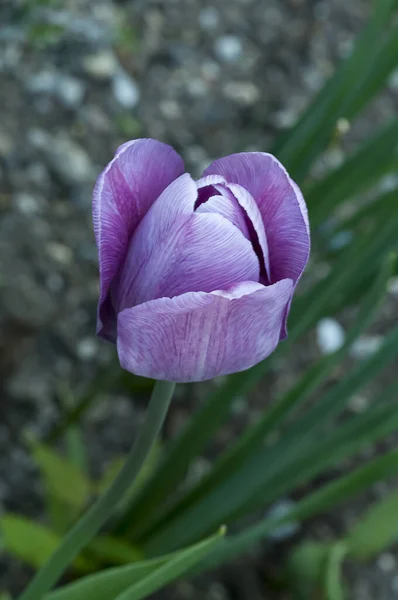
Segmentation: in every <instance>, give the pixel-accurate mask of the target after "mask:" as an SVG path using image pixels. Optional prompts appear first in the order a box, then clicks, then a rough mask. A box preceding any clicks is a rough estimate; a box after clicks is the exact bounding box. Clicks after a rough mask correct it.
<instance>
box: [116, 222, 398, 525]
mask: <svg viewBox="0 0 398 600" xmlns="http://www.w3.org/2000/svg"><path fill="white" fill-rule="evenodd" d="M385 221H386V222H384V223H380V224H379V228H378V230H377V233H376V234H375V235H372V236H371V237H370V239H368V238H364V239H360V240H358V241H357V243H356V244H354V245H353V248H351V249H350V250H349V252H347V253H346V255H345V256H343V257H340V260H339V261H337V263H336V265H335V268H334V270H333V272H332V273H331V274H330V275H329V276H328V277H326V278H325V280H322V281H321V282H319V283H318V284H317V285H316V286H315V287H314V288H313V289H312V290H310V292H309V293H307V294H305V295H304V296H303V297H302V298H298V299H297V300H296V303H295V304H293V307H292V314H291V317H290V322H291V323H292V327H291V330H290V333H289V340H288V342H285V344H284V345H283V346H279V348H278V350H277V351H276V352H275V353H274V354H273V356H272V357H270V358H269V359H267V360H266V361H264V362H262V363H260V364H258V365H256V366H255V367H253V368H252V369H250V370H249V371H246V372H244V373H236V374H234V375H232V376H230V377H229V378H228V379H227V382H226V383H225V384H224V385H223V386H222V387H221V388H219V389H217V390H216V391H215V392H214V393H213V394H210V395H209V397H208V399H207V400H206V401H205V402H204V403H203V404H202V405H201V406H200V407H199V409H198V410H197V411H196V412H195V413H194V415H193V416H192V418H191V419H190V420H189V421H188V423H187V424H186V426H185V428H184V429H183V431H182V432H181V434H180V435H179V436H178V437H176V438H175V439H174V440H173V441H172V442H171V444H170V446H169V449H168V450H167V451H166V454H165V457H164V459H163V461H161V464H160V465H159V469H158V470H157V471H156V473H155V474H154V476H153V477H152V478H151V479H150V480H149V481H148V482H147V485H146V486H145V487H144V488H143V489H142V490H141V492H140V494H138V495H137V498H136V499H135V501H133V502H132V504H131V505H130V508H129V510H128V511H127V512H126V515H125V516H124V518H123V519H122V521H121V522H120V524H119V526H118V528H117V530H116V533H117V534H123V533H125V532H126V531H130V530H133V529H134V527H135V526H136V525H137V523H138V524H139V526H140V527H141V525H142V526H144V524H145V523H148V521H149V520H150V519H151V517H152V515H153V514H154V513H155V512H156V510H157V507H158V506H159V505H161V504H162V502H164V499H165V498H167V496H169V494H170V493H173V492H174V491H175V489H176V487H177V485H178V483H179V481H181V479H183V477H184V476H185V473H186V469H187V467H188V465H189V464H190V463H191V461H192V460H193V458H195V457H196V456H197V455H198V454H199V453H200V452H201V451H202V449H203V448H204V447H205V445H206V443H207V442H208V440H209V439H210V438H211V437H212V435H213V434H214V433H215V432H216V431H217V429H218V428H219V426H220V425H221V424H222V423H223V422H224V420H225V419H226V417H227V415H228V413H229V409H230V406H231V403H232V401H233V399H234V398H236V397H237V396H238V395H242V394H245V393H247V392H248V391H249V390H250V389H251V388H252V387H253V386H254V385H255V384H256V383H257V382H258V381H259V380H260V379H261V377H262V376H263V375H264V373H265V372H266V370H267V368H268V367H269V365H270V364H272V361H273V360H275V359H276V358H277V357H278V356H281V355H282V354H283V352H286V350H287V349H288V348H289V346H290V344H291V343H292V342H293V341H294V340H296V339H297V338H298V337H300V335H301V334H303V333H304V332H305V331H307V330H308V329H309V327H311V326H312V325H313V324H314V323H316V322H317V321H318V319H319V318H320V317H321V316H323V314H327V312H328V311H327V307H328V305H330V304H331V302H332V301H333V300H334V297H335V296H333V295H332V294H331V290H333V292H334V293H335V294H336V292H337V291H338V290H342V289H343V290H344V291H345V293H347V292H348V290H349V289H350V288H352V286H353V285H354V284H355V282H356V281H357V280H358V278H359V279H360V277H365V276H366V273H367V272H368V269H369V268H371V266H372V264H374V262H375V261H376V264H377V261H380V260H382V259H383V253H384V252H386V251H387V250H388V248H389V246H390V245H391V244H393V243H395V241H396V235H397V231H398V223H397V222H395V221H394V220H393V219H391V218H388V219H387V218H386V219H385ZM347 288H348V289H347ZM140 524H141V525H140Z"/></svg>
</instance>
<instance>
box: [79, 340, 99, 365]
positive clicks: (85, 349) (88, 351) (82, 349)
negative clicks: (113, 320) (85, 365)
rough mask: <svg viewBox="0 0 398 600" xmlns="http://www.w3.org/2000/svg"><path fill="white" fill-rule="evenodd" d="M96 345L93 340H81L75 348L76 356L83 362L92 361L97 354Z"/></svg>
mask: <svg viewBox="0 0 398 600" xmlns="http://www.w3.org/2000/svg"><path fill="white" fill-rule="evenodd" d="M97 350H98V345H97V341H96V340H95V339H94V338H83V339H82V340H79V341H78V343H77V346H76V354H77V356H78V357H79V358H80V359H81V360H84V361H90V360H92V359H93V358H94V357H95V355H96V354H97Z"/></svg>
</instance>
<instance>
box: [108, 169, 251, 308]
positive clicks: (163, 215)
mask: <svg viewBox="0 0 398 600" xmlns="http://www.w3.org/2000/svg"><path fill="white" fill-rule="evenodd" d="M195 200H196V187H195V183H194V182H193V180H192V179H191V178H190V176H189V175H187V174H185V175H182V176H181V177H179V178H178V179H177V180H176V181H174V182H173V183H172V184H171V185H170V186H169V187H168V188H167V189H166V190H165V191H164V192H163V194H162V195H161V196H160V197H159V198H158V200H157V201H156V202H155V203H154V204H153V206H152V207H151V209H150V211H149V212H148V214H147V215H146V216H145V218H144V219H143V220H142V221H141V223H140V225H139V227H138V228H137V231H136V232H135V234H134V235H133V237H132V239H131V242H130V246H129V249H128V253H127V257H126V260H125V261H124V263H123V269H122V271H121V272H120V276H119V279H118V282H117V285H116V286H115V293H114V295H113V296H112V297H113V300H114V303H115V306H117V308H118V311H120V310H123V309H125V308H129V307H132V306H135V305H136V304H140V303H142V302H147V301H148V300H152V299H155V298H162V297H164V296H168V297H172V296H178V295H180V294H182V293H184V292H187V291H191V292H196V291H203V292H211V291H213V290H215V289H226V288H229V287H231V286H232V285H234V284H235V283H237V282H239V281H246V280H248V279H250V280H256V281H258V279H259V262H258V259H257V256H256V254H255V252H254V250H253V247H252V245H251V243H250V241H249V240H247V239H246V238H245V237H244V235H243V234H242V233H241V231H240V230H239V229H237V228H236V227H235V226H234V225H233V224H232V223H230V222H229V221H228V220H227V219H225V218H224V217H222V216H221V215H219V214H209V213H202V214H201V213H195V212H193V207H194V204H195Z"/></svg>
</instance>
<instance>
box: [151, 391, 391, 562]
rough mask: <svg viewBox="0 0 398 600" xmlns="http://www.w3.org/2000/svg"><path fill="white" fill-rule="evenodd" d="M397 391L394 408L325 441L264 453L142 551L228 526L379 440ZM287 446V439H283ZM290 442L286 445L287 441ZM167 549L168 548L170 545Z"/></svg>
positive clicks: (386, 427) (381, 408) (304, 440)
mask: <svg viewBox="0 0 398 600" xmlns="http://www.w3.org/2000/svg"><path fill="white" fill-rule="evenodd" d="M397 392H398V390H397V386H395V385H394V386H393V387H392V388H391V389H390V390H388V391H386V392H385V395H388V396H390V397H391V396H392V397H393V398H394V403H391V405H387V406H377V407H376V409H374V411H372V412H370V413H369V414H365V415H361V416H357V417H355V418H353V419H351V420H349V421H348V422H347V423H346V424H345V425H342V426H340V428H339V429H337V431H336V432H332V433H331V434H329V435H326V436H325V434H324V433H323V434H322V437H321V438H320V439H318V440H317V442H316V443H317V446H316V448H317V450H316V452H315V453H314V439H311V438H310V439H308V438H306V437H305V436H304V438H302V439H299V440H292V443H291V444H290V445H288V444H286V442H283V441H282V442H281V443H280V444H279V445H277V446H276V447H275V448H264V449H262V450H261V452H258V453H257V455H256V456H255V457H254V458H253V459H252V460H251V461H250V463H249V464H248V465H247V466H246V467H245V469H244V470H242V471H241V472H238V473H236V475H235V476H233V477H231V478H230V479H229V480H227V481H225V482H221V484H220V486H219V487H218V488H216V489H215V490H213V491H212V492H211V493H210V494H208V495H207V496H205V497H204V498H202V499H201V501H199V502H198V504H196V505H194V506H192V507H190V509H188V510H187V511H186V512H185V513H183V514H179V515H177V517H176V518H175V519H174V521H171V522H167V524H166V525H165V526H164V527H163V529H160V531H158V532H157V533H156V534H155V535H153V536H152V538H150V539H149V540H148V541H147V543H146V544H145V546H144V547H145V550H146V551H147V552H148V553H149V554H150V555H152V554H156V553H158V552H161V551H163V549H165V550H166V549H167V550H169V549H172V548H175V547H178V545H181V544H185V543H188V541H192V540H194V539H197V537H200V536H201V535H204V534H205V533H206V532H207V531H208V530H209V529H210V530H211V528H212V527H213V525H214V522H217V521H219V520H220V519H222V520H223V521H224V522H232V521H234V520H235V519H236V518H238V517H239V516H241V513H243V514H247V512H250V510H252V509H254V508H258V507H259V506H265V505H267V504H269V503H270V502H272V501H274V500H276V499H277V498H278V497H280V496H281V495H282V494H285V493H289V492H291V491H292V489H294V488H295V487H297V485H299V484H302V483H304V482H308V481H309V480H310V479H311V478H312V477H314V476H316V475H317V474H318V473H319V472H320V471H322V470H324V469H325V468H327V467H329V466H330V465H331V464H335V463H338V462H340V461H341V460H342V459H343V458H346V457H347V456H349V455H352V454H355V453H356V452H358V451H359V450H360V449H361V447H362V446H363V445H364V444H369V443H372V442H374V441H375V440H377V439H380V438H383V437H385V436H386V435H388V434H389V433H391V431H393V430H395V428H396V427H397V426H398V411H397V410H396V405H395V399H396V394H397ZM287 439H288V440H289V438H287ZM289 442H290V440H289ZM170 544H171V545H170Z"/></svg>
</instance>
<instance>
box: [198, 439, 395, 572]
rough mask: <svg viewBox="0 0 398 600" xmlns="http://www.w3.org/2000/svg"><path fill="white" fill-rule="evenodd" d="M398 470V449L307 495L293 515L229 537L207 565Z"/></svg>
mask: <svg viewBox="0 0 398 600" xmlns="http://www.w3.org/2000/svg"><path fill="white" fill-rule="evenodd" d="M397 472H398V450H393V451H390V452H388V453H387V454H385V455H384V456H380V457H377V458H375V459H373V460H372V461H370V462H368V463H367V464H365V465H363V466H361V467H359V468H357V469H356V470H355V471H353V472H352V473H349V474H348V475H345V476H343V477H340V478H339V479H337V480H335V481H332V482H331V483H329V484H327V485H325V486H323V487H322V488H321V489H319V490H316V491H315V492H312V493H311V494H309V495H307V496H306V497H304V498H303V499H302V500H300V502H298V504H297V505H296V507H295V508H294V509H293V510H292V511H291V512H290V514H288V515H286V516H284V517H280V518H267V519H264V520H263V521H260V522H259V523H256V524H255V525H253V526H251V527H249V528H248V529H246V530H245V531H243V532H242V533H240V534H237V535H235V536H232V537H229V538H227V540H226V542H225V544H223V546H222V548H220V549H219V550H217V551H215V552H213V553H212V554H211V556H210V557H209V558H208V560H207V561H206V565H207V566H208V567H211V568H215V567H216V566H217V565H218V564H220V563H222V562H226V561H228V560H231V559H232V558H233V557H235V556H237V555H239V554H241V553H243V552H245V551H247V550H248V549H249V548H251V547H252V546H253V545H254V544H256V543H257V542H259V541H260V540H262V539H263V538H265V537H267V536H268V535H269V534H270V533H271V532H272V531H274V530H275V529H277V528H278V527H280V525H283V524H286V523H296V522H297V521H304V520H305V519H308V518H310V517H314V516H315V515H318V514H321V513H323V512H325V511H327V510H329V509H331V508H333V507H335V506H337V505H339V504H341V503H342V502H346V501H347V500H349V499H350V498H352V497H353V496H356V495H358V494H360V493H361V492H363V491H365V490H366V489H368V488H369V487H370V486H372V485H373V484H374V483H376V482H377V481H382V480H384V479H387V478H389V477H391V476H393V475H395V474H396V473H397Z"/></svg>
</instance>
